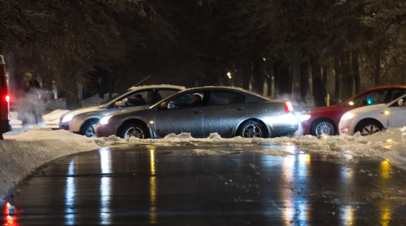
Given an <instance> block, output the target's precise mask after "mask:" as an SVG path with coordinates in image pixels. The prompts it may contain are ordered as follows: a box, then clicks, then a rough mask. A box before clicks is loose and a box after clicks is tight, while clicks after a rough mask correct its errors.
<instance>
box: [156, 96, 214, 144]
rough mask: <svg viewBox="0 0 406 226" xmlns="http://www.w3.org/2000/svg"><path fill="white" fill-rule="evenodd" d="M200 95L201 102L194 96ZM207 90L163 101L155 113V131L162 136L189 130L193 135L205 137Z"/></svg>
mask: <svg viewBox="0 0 406 226" xmlns="http://www.w3.org/2000/svg"><path fill="white" fill-rule="evenodd" d="M196 95H200V96H199V97H200V98H201V100H200V102H194V101H193V100H194V96H196ZM207 98H208V95H207V92H196V91H194V92H188V93H182V94H180V95H176V96H175V97H173V98H171V99H170V100H168V102H167V103H166V102H163V103H161V105H160V106H159V107H158V109H157V111H156V113H155V122H154V125H155V131H156V133H157V134H158V135H159V136H160V137H165V136H166V135H168V134H170V133H176V134H180V133H182V132H189V133H191V135H192V136H193V137H203V113H204V110H205V106H206V103H207Z"/></svg>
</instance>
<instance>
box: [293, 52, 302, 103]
mask: <svg viewBox="0 0 406 226" xmlns="http://www.w3.org/2000/svg"><path fill="white" fill-rule="evenodd" d="M300 82H301V56H300V52H299V50H298V49H296V50H295V53H294V56H293V71H292V93H293V99H294V100H295V101H294V102H295V103H297V104H299V103H300V100H301V98H300V97H301V95H300V94H301V89H300Z"/></svg>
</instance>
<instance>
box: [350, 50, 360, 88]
mask: <svg viewBox="0 0 406 226" xmlns="http://www.w3.org/2000/svg"><path fill="white" fill-rule="evenodd" d="M351 61H352V63H351V65H352V74H353V77H354V80H355V93H360V92H361V77H360V72H359V57H358V52H357V51H354V52H353V53H352V57H351Z"/></svg>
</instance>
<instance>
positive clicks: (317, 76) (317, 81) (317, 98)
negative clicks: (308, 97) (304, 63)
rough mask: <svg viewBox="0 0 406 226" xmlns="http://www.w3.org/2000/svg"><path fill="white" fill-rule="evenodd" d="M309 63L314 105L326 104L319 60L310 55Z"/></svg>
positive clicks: (321, 105)
mask: <svg viewBox="0 0 406 226" xmlns="http://www.w3.org/2000/svg"><path fill="white" fill-rule="evenodd" d="M310 64H311V68H312V79H313V97H314V105H315V107H323V106H326V100H325V94H324V93H323V80H322V75H321V70H320V63H319V60H318V59H317V58H316V57H312V58H311V59H310Z"/></svg>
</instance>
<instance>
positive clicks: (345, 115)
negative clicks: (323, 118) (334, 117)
mask: <svg viewBox="0 0 406 226" xmlns="http://www.w3.org/2000/svg"><path fill="white" fill-rule="evenodd" d="M357 115H358V114H354V113H350V112H348V113H345V114H344V115H343V117H341V120H348V119H352V118H354V117H355V116H357Z"/></svg>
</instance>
